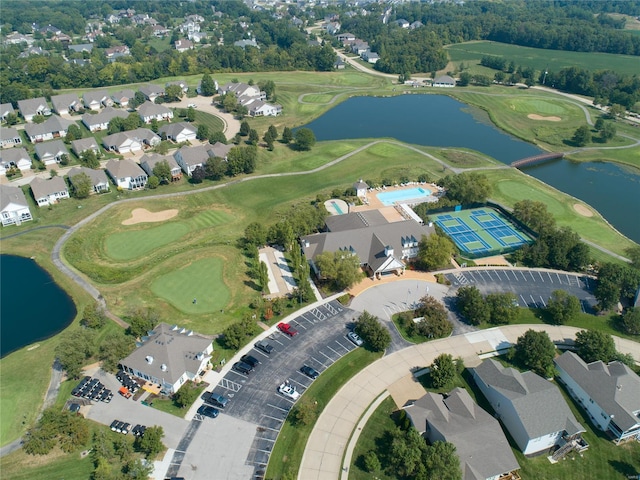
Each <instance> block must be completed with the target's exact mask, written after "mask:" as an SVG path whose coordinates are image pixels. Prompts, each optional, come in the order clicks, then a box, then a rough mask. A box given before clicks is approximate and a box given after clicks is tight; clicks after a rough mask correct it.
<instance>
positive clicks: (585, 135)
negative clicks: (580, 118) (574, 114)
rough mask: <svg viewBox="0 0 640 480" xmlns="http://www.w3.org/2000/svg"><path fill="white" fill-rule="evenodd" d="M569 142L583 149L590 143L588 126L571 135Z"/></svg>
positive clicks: (583, 126)
mask: <svg viewBox="0 0 640 480" xmlns="http://www.w3.org/2000/svg"><path fill="white" fill-rule="evenodd" d="M571 141H572V142H573V143H574V144H575V145H577V146H578V147H584V146H585V145H586V144H587V143H589V142H591V129H590V128H589V126H588V125H582V126H580V127H578V129H577V130H576V131H575V133H574V134H573V138H572V139H571Z"/></svg>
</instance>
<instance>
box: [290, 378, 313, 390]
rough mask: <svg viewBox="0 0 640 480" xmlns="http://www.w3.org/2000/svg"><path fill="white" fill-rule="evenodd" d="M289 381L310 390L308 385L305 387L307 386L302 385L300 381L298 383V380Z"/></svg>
mask: <svg viewBox="0 0 640 480" xmlns="http://www.w3.org/2000/svg"><path fill="white" fill-rule="evenodd" d="M289 381H290V382H293V383H297V384H298V385H300V386H301V387H303V388H304V389H307V388H309V386H308V385H305V384H304V383H302V382H299V381H297V380H294V379H293V378H290V379H289Z"/></svg>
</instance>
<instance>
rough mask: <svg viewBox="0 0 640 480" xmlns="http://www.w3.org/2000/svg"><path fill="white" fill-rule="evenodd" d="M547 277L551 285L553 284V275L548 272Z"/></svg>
mask: <svg viewBox="0 0 640 480" xmlns="http://www.w3.org/2000/svg"><path fill="white" fill-rule="evenodd" d="M547 276H548V277H549V280H550V281H551V283H553V278H551V273H549V272H547Z"/></svg>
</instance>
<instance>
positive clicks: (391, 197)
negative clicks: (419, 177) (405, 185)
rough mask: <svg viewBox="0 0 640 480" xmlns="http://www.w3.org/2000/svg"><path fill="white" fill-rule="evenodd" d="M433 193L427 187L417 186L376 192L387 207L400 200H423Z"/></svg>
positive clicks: (407, 201) (406, 201)
mask: <svg viewBox="0 0 640 480" xmlns="http://www.w3.org/2000/svg"><path fill="white" fill-rule="evenodd" d="M429 195H431V191H430V190H428V189H426V188H421V187H416V188H410V189H408V190H396V191H395V192H381V193H376V197H378V200H380V201H381V202H382V203H383V204H384V205H386V206H387V207H389V206H391V205H395V204H396V203H398V202H404V203H411V202H410V200H411V201H417V202H419V201H420V200H423V199H424V198H425V197H428V196H429Z"/></svg>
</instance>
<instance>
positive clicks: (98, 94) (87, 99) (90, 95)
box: [82, 90, 109, 105]
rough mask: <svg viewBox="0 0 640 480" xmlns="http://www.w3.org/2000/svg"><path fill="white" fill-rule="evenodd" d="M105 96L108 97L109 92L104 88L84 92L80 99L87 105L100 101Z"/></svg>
mask: <svg viewBox="0 0 640 480" xmlns="http://www.w3.org/2000/svg"><path fill="white" fill-rule="evenodd" d="M107 98H109V94H108V93H107V91H106V90H97V91H95V92H94V91H90V92H85V93H84V94H83V95H82V100H84V103H85V105H89V104H91V103H93V102H98V103H102V102H103V101H104V100H105V99H107Z"/></svg>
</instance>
